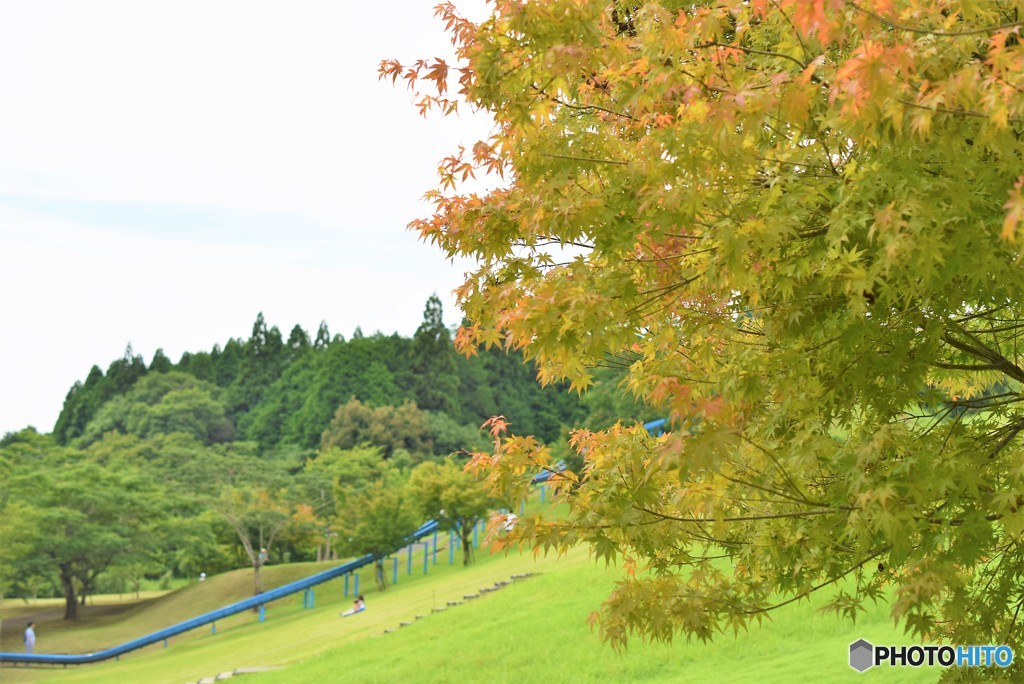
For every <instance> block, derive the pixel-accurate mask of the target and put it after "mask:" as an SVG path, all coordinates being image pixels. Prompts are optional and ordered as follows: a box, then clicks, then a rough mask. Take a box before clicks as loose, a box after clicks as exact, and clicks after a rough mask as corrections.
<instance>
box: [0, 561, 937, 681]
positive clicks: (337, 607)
mask: <svg viewBox="0 0 1024 684" xmlns="http://www.w3.org/2000/svg"><path fill="white" fill-rule="evenodd" d="M456 563H457V564H456V565H454V566H449V565H448V559H447V552H442V553H440V554H439V555H438V565H432V566H431V567H430V574H429V575H428V576H426V577H423V576H422V574H421V573H422V560H421V557H419V558H417V557H414V564H413V575H412V576H411V577H410V576H406V574H405V572H406V562H405V557H404V556H403V557H402V558H401V561H400V575H399V582H398V584H397V585H396V586H394V587H392V588H390V589H389V590H388V591H387V592H385V593H379V592H377V591H376V590H375V589H374V588H373V586H372V582H370V581H369V580H370V575H369V571H364V572H363V573H362V577H361V579H362V586H361V587H360V589H361V591H362V593H364V594H365V595H366V597H367V603H368V605H369V609H368V610H367V611H366V612H365V613H362V614H359V615H357V616H353V617H349V618H341V617H339V615H338V613H339V612H341V611H342V610H344V609H346V608H347V607H348V605H349V603H350V599H345V598H343V597H342V591H341V582H340V580H335V581H332V582H331V583H329V584H327V585H322V586H321V587H319V588H318V589H317V592H316V598H317V602H316V607H315V608H314V609H312V610H304V609H303V608H302V597H301V594H300V595H296V596H294V597H291V598H288V599H283V600H281V601H279V602H277V603H276V604H273V605H272V606H271V607H270V608H269V609H268V613H267V621H266V622H264V623H262V624H261V623H259V622H258V620H257V618H256V616H255V614H244V615H239V616H235V617H233V618H231V619H230V620H226V621H224V622H222V623H218V625H217V633H216V634H215V635H214V634H211V631H210V629H209V628H201V629H198V630H195V631H193V632H192V633H190V634H188V635H183V636H181V637H176V638H174V639H172V640H171V644H170V647H169V648H167V649H164V648H162V646H160V645H156V646H151V647H148V648H146V649H144V650H142V651H138V652H136V653H134V654H130V655H128V656H125V657H124V658H122V659H121V660H120V661H116V662H110V663H103V664H98V665H89V666H81V667H76V668H69V669H67V670H64V669H42V668H31V669H29V668H10V667H8V668H4V669H3V671H2V672H0V677H2V679H3V680H4V681H7V682H67V683H72V682H144V683H145V682H154V683H162V682H167V683H168V684H171V683H175V684H181V683H182V682H188V681H193V682H194V681H197V680H199V679H200V678H203V677H212V676H214V675H216V674H218V673H220V672H225V671H230V670H233V669H236V668H245V667H257V666H273V665H279V666H283V669H281V670H276V671H273V672H268V673H264V674H254V675H246V677H245V678H244V679H243V680H242V681H244V682H248V683H250V684H271V683H282V684H283V683H288V684H292V683H302V682H310V683H313V682H316V683H318V684H319V683H320V682H325V681H329V682H335V681H340V682H402V681H415V682H418V683H424V682H438V683H440V682H445V683H448V682H457V681H461V682H498V683H500V682H515V684H529V683H530V682H538V683H540V682H544V683H546V684H547V683H550V682H602V683H604V682H609V683H610V682H705V681H714V682H748V681H758V682H759V684H773V683H775V682H779V683H781V682H795V681H830V682H832V681H835V682H842V681H850V682H878V681H883V680H884V681H886V682H932V681H935V680H936V679H937V676H938V671H937V670H928V669H926V668H924V669H922V670H919V671H914V670H910V669H907V670H889V669H884V670H882V669H879V670H870V671H868V672H867V673H865V674H858V673H856V672H854V671H853V670H851V669H850V668H849V666H848V665H847V649H848V647H849V644H850V642H851V641H854V640H855V639H857V638H859V637H864V638H866V639H868V640H869V641H874V643H897V644H898V643H904V642H905V638H904V637H903V636H902V634H901V632H900V631H899V630H897V629H895V628H894V627H893V625H892V623H891V621H890V620H889V618H888V617H887V607H885V606H877V607H874V608H871V609H869V612H868V613H867V614H866V615H864V616H863V618H862V619H861V620H859V621H858V623H857V625H855V626H853V625H850V624H849V623H847V622H842V621H840V620H838V619H837V618H835V617H834V616H832V615H826V614H822V613H820V612H818V611H816V610H815V605H816V604H814V603H802V604H800V605H792V606H787V607H786V608H784V609H781V610H780V611H778V612H777V613H776V614H775V615H774V618H773V621H772V622H771V623H769V624H766V625H765V626H763V627H760V628H755V629H752V630H751V631H750V632H748V633H742V634H740V635H739V636H738V637H734V636H732V635H731V634H727V635H722V636H720V637H719V638H718V639H717V640H716V641H715V642H714V643H713V644H707V645H706V644H700V643H686V642H685V641H679V642H677V643H675V644H673V645H664V644H654V645H645V644H642V643H639V642H638V643H635V644H632V645H631V646H630V647H629V649H627V650H626V651H625V652H624V653H615V652H614V651H612V650H611V649H610V648H609V647H608V646H606V645H605V644H603V643H601V641H600V639H599V638H598V636H597V635H596V634H595V633H593V632H592V631H591V629H590V628H589V626H588V621H587V617H588V615H589V614H590V612H591V611H592V610H594V609H596V608H597V606H598V604H599V603H600V601H601V599H602V598H603V597H604V596H605V595H607V593H608V591H609V589H610V588H611V586H612V584H613V582H614V581H615V577H616V574H615V572H614V571H608V570H605V569H603V568H600V567H596V566H595V564H594V562H593V561H592V560H590V559H588V557H587V554H586V552H585V551H582V550H579V551H576V552H573V553H571V554H569V555H568V556H566V557H564V558H561V559H555V558H541V559H539V560H536V561H535V560H534V559H533V557H532V555H529V554H525V555H519V554H513V555H510V556H508V557H505V556H492V555H490V554H488V553H487V552H485V551H481V552H480V553H479V557H478V562H477V563H476V564H475V565H474V566H472V567H470V568H462V567H461V566H460V565H458V560H457V561H456ZM323 567H325V566H324V565H323V564H320V565H317V564H301V565H291V566H281V567H270V568H267V570H268V573H267V580H268V585H270V586H273V585H277V584H280V583H282V582H284V581H290V580H291V579H294V578H295V577H298V576H306V575H309V574H312V573H313V572H315V571H317V570H320V569H323ZM526 572H533V573H536V574H535V575H534V576H533V577H531V578H528V579H523V580H518V581H516V582H514V583H512V584H510V585H509V586H507V587H505V588H503V589H500V590H499V591H495V592H492V593H487V594H482V595H481V596H480V597H479V598H476V599H473V600H470V601H465V602H464V603H463V604H462V605H459V606H455V607H451V608H447V607H446V606H447V603H448V602H449V601H461V600H463V596H464V595H466V594H471V593H478V591H479V589H480V588H481V587H485V586H491V585H493V584H494V582H496V581H498V580H506V579H508V578H509V577H510V576H511V575H513V574H520V573H526ZM389 577H390V572H389ZM250 582H251V573H250V572H247V571H237V572H234V573H228V574H226V575H222V576H219V577H213V578H210V579H209V580H208V581H207V582H205V583H203V584H195V585H192V586H191V587H188V588H186V589H183V590H179V591H176V592H173V593H170V594H167V595H165V596H162V597H160V598H158V599H151V600H149V601H146V602H143V603H141V604H137V605H133V606H130V607H129V608H128V609H127V610H125V611H123V612H120V613H119V614H116V615H106V616H101V617H99V618H95V619H90V620H89V621H87V625H86V626H85V628H83V629H67V628H63V629H59V628H58V626H57V625H53V629H50V625H51V624H52V623H45V624H43V625H41V627H40V630H39V647H38V649H37V650H38V651H39V652H82V651H89V650H95V649H98V648H105V647H109V646H112V645H114V644H116V643H120V642H121V641H124V640H126V639H130V638H135V637H137V636H140V635H142V634H145V633H148V632H150V631H153V630H155V629H159V628H161V627H165V626H167V625H169V624H172V623H174V622H178V621H180V620H182V619H185V618H188V617H192V616H194V615H196V614H198V613H201V612H203V611H205V610H209V609H212V608H216V607H219V606H220V605H224V604H226V603H229V602H230V601H232V600H236V599H237V598H241V597H244V596H245V595H247V594H246V592H250V593H251V585H250ZM818 605H820V602H819V603H818ZM433 608H446V609H445V610H444V611H443V612H437V613H434V612H432V609H433ZM417 615H422V616H424V617H423V618H422V619H419V620H417V619H416V616H417ZM58 622H59V621H58ZM402 622H411V623H412V624H411V625H409V626H406V627H401V628H400V627H399V625H400V623H402ZM8 624H9V623H8ZM18 624H19V625H20V621H19V623H18ZM385 629H391V630H394V631H393V632H392V633H390V634H385V633H384V630H385ZM4 631H5V633H6V632H7V631H8V630H6V629H5V630H4ZM18 639H19V640H20V635H19V636H18ZM5 650H7V642H6V639H5ZM12 650H20V644H19V645H18V647H17V648H14V649H12Z"/></svg>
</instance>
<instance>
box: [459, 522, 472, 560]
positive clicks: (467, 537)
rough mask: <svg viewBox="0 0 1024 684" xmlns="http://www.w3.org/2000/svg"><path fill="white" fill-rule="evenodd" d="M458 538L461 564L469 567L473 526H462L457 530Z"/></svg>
mask: <svg viewBox="0 0 1024 684" xmlns="http://www.w3.org/2000/svg"><path fill="white" fill-rule="evenodd" d="M459 538H460V539H461V540H462V564H463V565H471V564H472V563H473V526H472V525H470V526H469V527H466V526H465V525H463V526H462V527H461V528H459Z"/></svg>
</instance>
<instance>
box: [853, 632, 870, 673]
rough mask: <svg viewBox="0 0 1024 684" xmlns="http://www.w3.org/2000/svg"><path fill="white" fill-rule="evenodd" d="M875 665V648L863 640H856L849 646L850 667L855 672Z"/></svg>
mask: <svg viewBox="0 0 1024 684" xmlns="http://www.w3.org/2000/svg"><path fill="white" fill-rule="evenodd" d="M874 664H875V647H874V646H872V645H871V644H869V643H868V642H867V641H865V640H864V639H857V640H856V641H854V642H853V643H852V644H850V667H852V668H853V669H854V670H856V671H857V672H863V671H864V670H866V669H868V668H869V667H872V666H873V665H874Z"/></svg>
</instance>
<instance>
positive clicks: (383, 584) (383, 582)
mask: <svg viewBox="0 0 1024 684" xmlns="http://www.w3.org/2000/svg"><path fill="white" fill-rule="evenodd" d="M373 578H374V579H375V580H377V588H378V589H380V590H381V591H386V590H387V588H388V578H387V576H386V575H385V574H384V559H383V558H378V559H377V560H375V561H373Z"/></svg>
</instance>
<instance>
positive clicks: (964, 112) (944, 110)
mask: <svg viewBox="0 0 1024 684" xmlns="http://www.w3.org/2000/svg"><path fill="white" fill-rule="evenodd" d="M896 101H897V102H899V103H900V104H903V105H906V106H907V107H915V108H917V109H924V110H925V111H929V112H938V113H939V114H949V115H951V116H970V117H974V118H976V119H990V118H991V117H990V116H989V115H988V114H985V113H983V112H976V111H974V110H973V109H949V108H948V107H941V106H935V107H929V106H927V105H923V104H918V103H916V102H912V101H910V100H905V99H903V98H902V97H897V98H896ZM1006 120H1007V121H1008V122H1012V123H1024V119H1018V118H1014V117H1007V119H1006Z"/></svg>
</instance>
